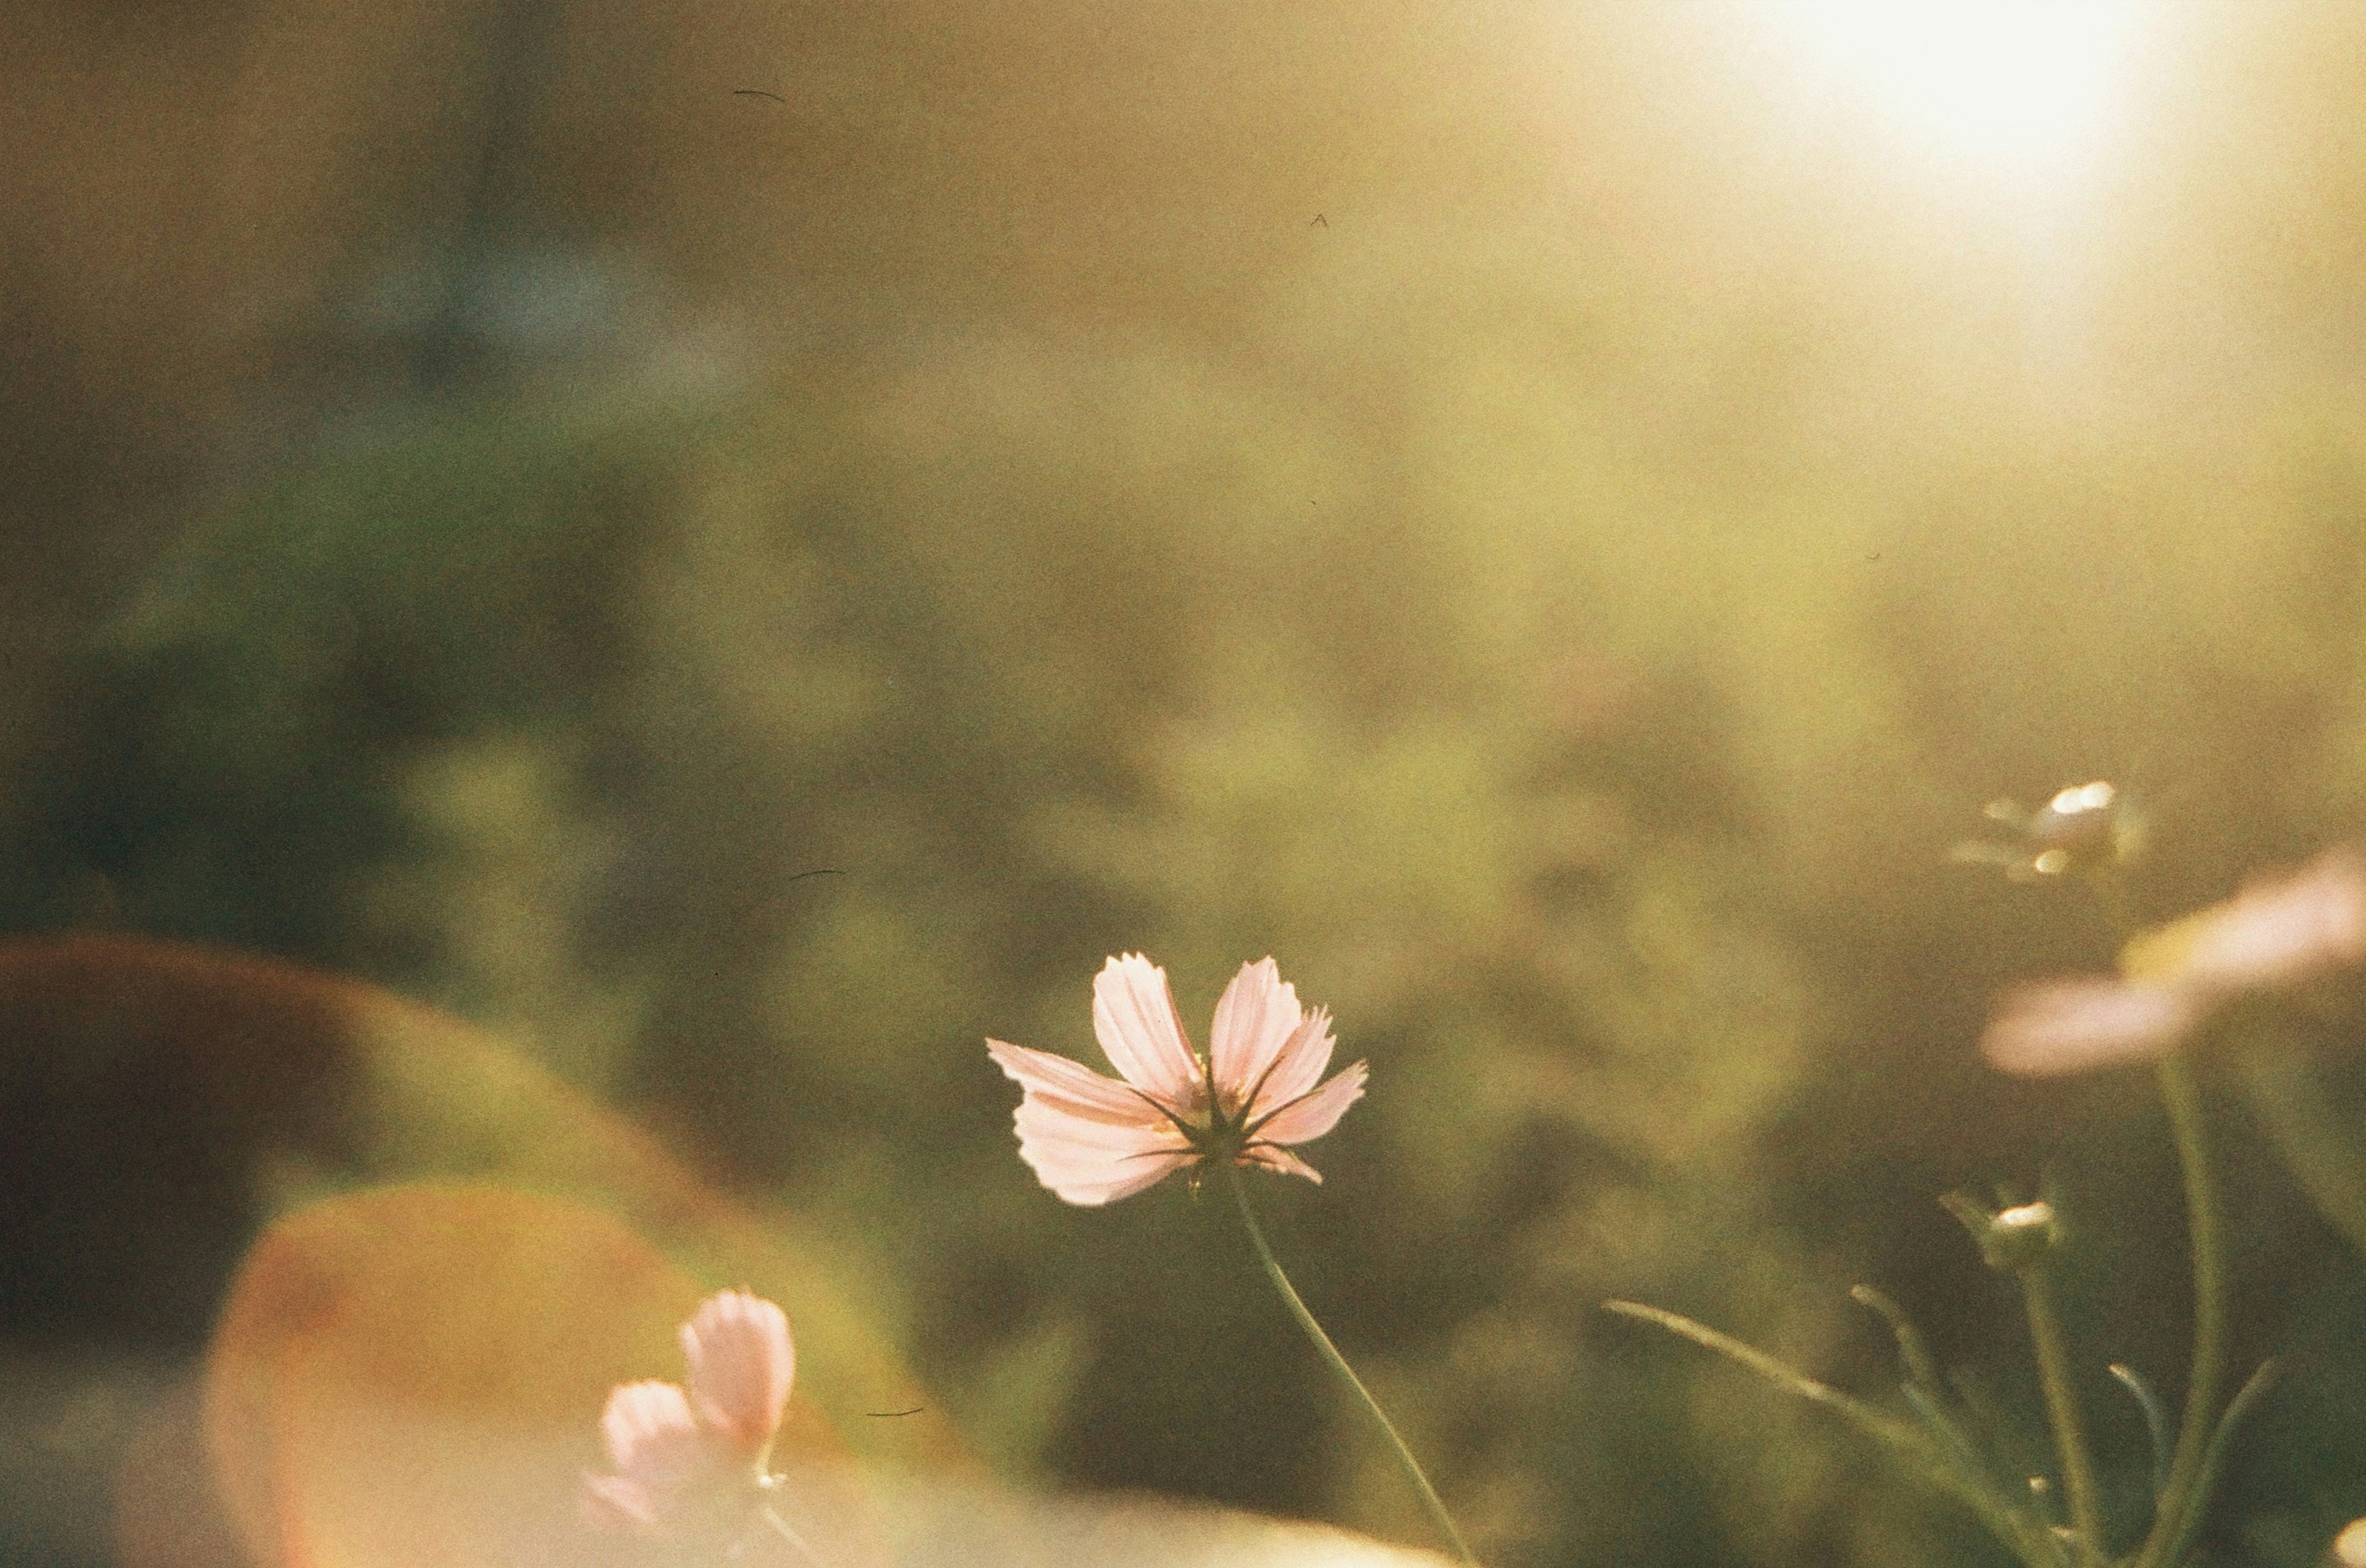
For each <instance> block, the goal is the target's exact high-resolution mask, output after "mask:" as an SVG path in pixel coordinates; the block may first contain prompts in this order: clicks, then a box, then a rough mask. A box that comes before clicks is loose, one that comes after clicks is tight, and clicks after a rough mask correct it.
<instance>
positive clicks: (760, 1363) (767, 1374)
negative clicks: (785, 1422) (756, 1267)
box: [682, 1291, 797, 1458]
mask: <svg viewBox="0 0 2366 1568" xmlns="http://www.w3.org/2000/svg"><path fill="white" fill-rule="evenodd" d="M682 1359H683V1360H684V1361H686V1362H687V1363H689V1366H690V1400H691V1403H692V1404H693V1405H694V1406H695V1407H696V1409H697V1412H698V1419H699V1422H700V1424H701V1425H703V1426H705V1427H710V1428H712V1429H714V1430H715V1431H718V1432H721V1433H724V1434H727V1435H728V1436H729V1437H731V1438H734V1439H735V1440H736V1441H738V1444H739V1445H740V1446H741V1447H742V1448H744V1449H746V1450H748V1451H749V1456H750V1457H751V1458H753V1457H755V1456H756V1455H759V1454H760V1453H761V1452H762V1451H763V1450H764V1448H765V1447H766V1445H768V1444H770V1443H771V1442H772V1434H773V1433H774V1432H776V1431H778V1430H779V1429H780V1426H781V1411H782V1409H783V1407H784V1406H786V1405H787V1404H788V1403H789V1384H790V1382H792V1381H793V1380H794V1377H795V1375H796V1364H797V1363H796V1350H795V1348H794V1346H792V1345H791V1344H790V1342H789V1319H788V1315H787V1314H784V1313H783V1312H782V1311H781V1309H780V1308H779V1307H777V1306H775V1305H773V1304H772V1303H771V1302H768V1301H766V1300H764V1299H763V1298H762V1297H760V1296H753V1295H750V1294H749V1293H748V1292H745V1291H725V1292H720V1293H719V1294H716V1295H712V1296H709V1297H707V1298H706V1300H705V1301H704V1302H703V1303H700V1305H699V1309H698V1311H697V1312H696V1313H695V1314H693V1316H692V1317H691V1320H690V1321H689V1322H688V1323H685V1324H683V1325H682Z"/></svg>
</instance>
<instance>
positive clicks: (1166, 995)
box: [1093, 953, 1200, 1107]
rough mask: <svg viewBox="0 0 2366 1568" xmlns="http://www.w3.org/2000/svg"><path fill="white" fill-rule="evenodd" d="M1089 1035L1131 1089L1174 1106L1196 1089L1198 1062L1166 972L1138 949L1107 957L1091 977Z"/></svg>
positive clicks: (1189, 1096)
mask: <svg viewBox="0 0 2366 1568" xmlns="http://www.w3.org/2000/svg"><path fill="white" fill-rule="evenodd" d="M1093 1035H1094V1038H1096V1039H1098V1041H1099V1042H1100V1043H1101V1053H1102V1055H1106V1056H1107V1057H1109V1059H1110V1066H1112V1067H1115V1068H1116V1069H1117V1076H1118V1077H1121V1078H1123V1079H1124V1080H1125V1081H1126V1082H1128V1083H1130V1084H1132V1085H1133V1087H1134V1088H1136V1089H1147V1090H1148V1091H1149V1092H1150V1093H1152V1094H1154V1095H1155V1096H1157V1097H1158V1098H1159V1099H1160V1100H1164V1101H1166V1103H1167V1104H1169V1105H1172V1106H1177V1107H1179V1106H1185V1105H1189V1104H1190V1103H1191V1100H1192V1097H1193V1096H1195V1095H1197V1094H1198V1093H1199V1092H1200V1064H1199V1061H1198V1059H1197V1058H1196V1057H1194V1056H1193V1055H1191V1043H1190V1042H1189V1040H1188V1039H1186V1038H1185V1037H1184V1034H1183V1021H1182V1020H1181V1019H1180V1018H1178V1017H1177V1016H1176V1012H1175V993H1174V992H1172V991H1171V990H1169V989H1167V986H1166V970H1164V969H1161V968H1160V967H1158V965H1156V964H1153V963H1152V962H1151V961H1150V960H1149V959H1147V958H1144V956H1143V955H1142V954H1140V953H1127V954H1126V955H1125V956H1124V957H1122V958H1112V959H1110V961H1109V962H1108V963H1107V964H1103V965H1101V972H1100V973H1099V974H1098V976H1094V978H1093Z"/></svg>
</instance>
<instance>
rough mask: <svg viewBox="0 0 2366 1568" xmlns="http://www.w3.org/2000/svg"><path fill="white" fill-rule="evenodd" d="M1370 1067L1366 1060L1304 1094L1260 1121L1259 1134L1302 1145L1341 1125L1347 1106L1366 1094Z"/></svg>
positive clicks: (1273, 1140)
mask: <svg viewBox="0 0 2366 1568" xmlns="http://www.w3.org/2000/svg"><path fill="white" fill-rule="evenodd" d="M1368 1072H1369V1069H1368V1068H1367V1067H1366V1066H1364V1064H1363V1063H1361V1062H1358V1063H1357V1064H1356V1065H1355V1066H1351V1067H1348V1068H1346V1069H1345V1070H1344V1071H1342V1072H1340V1073H1339V1074H1338V1075H1337V1076H1336V1077H1334V1078H1332V1080H1331V1081H1330V1082H1329V1083H1326V1084H1324V1086H1323V1087H1322V1088H1321V1089H1316V1090H1315V1091H1314V1092H1313V1093H1312V1094H1303V1095H1301V1096H1299V1097H1298V1098H1297V1099H1296V1100H1290V1101H1289V1102H1288V1103H1287V1104H1285V1105H1283V1106H1282V1108H1281V1109H1280V1110H1279V1111H1275V1112H1274V1113H1273V1114H1272V1115H1270V1116H1268V1117H1267V1118H1266V1119H1265V1120H1264V1121H1263V1122H1258V1123H1256V1124H1255V1126H1256V1133H1255V1136H1256V1138H1257V1139H1258V1140H1259V1141H1260V1142H1263V1143H1268V1144H1302V1143H1305V1142H1307V1141H1308V1140H1309V1139H1312V1138H1319V1137H1321V1136H1322V1135H1323V1134H1325V1133H1327V1132H1329V1131H1330V1130H1331V1129H1332V1128H1334V1127H1335V1126H1337V1125H1338V1124H1339V1118H1340V1117H1342V1116H1345V1115H1346V1114H1347V1107H1349V1106H1351V1105H1353V1104H1355V1103H1356V1101H1358V1100H1361V1099H1362V1098H1363V1097H1364V1079H1365V1077H1366V1076H1367V1074H1368Z"/></svg>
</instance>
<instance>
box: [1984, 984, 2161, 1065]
mask: <svg viewBox="0 0 2366 1568" xmlns="http://www.w3.org/2000/svg"><path fill="white" fill-rule="evenodd" d="M2201 1010H2202V1002H2201V999H2200V998H2198V997H2197V996H2196V994H2195V993H2194V992H2193V991H2192V990H2191V988H2190V987H2179V986H2170V985H2150V984H2146V983H2143V982H2138V981H2128V980H2103V979H2079V980H2048V981H2045V982H2042V983H2040V984H2037V985H2029V986H2017V987H2014V988H2013V989H2012V990H2011V991H2008V992H2007V993H2005V997H2004V999H2003V1001H2002V1002H2001V1003H2000V1005H1999V1006H1998V1008H1997V1012H1996V1016H1995V1017H1994V1018H1992V1019H1991V1020H1989V1027H1988V1032H1986V1033H1985V1034H1983V1035H1981V1036H1980V1051H1981V1053H1982V1054H1983V1055H1986V1056H1987V1057H1988V1059H1989V1065H1990V1066H1995V1067H1997V1068H1999V1069H2000V1070H2002V1071H2004V1072H2008V1073H2017V1074H2019V1075H2021V1076H2022V1077H2054V1076H2056V1075H2058V1074H2062V1073H2076V1072H2083V1071H2085V1070H2087V1069H2088V1068H2090V1067H2101V1066H2111V1065H2113V1064H2114V1063H2119V1062H2133V1061H2140V1060H2143V1059H2145V1058H2146V1057H2152V1056H2158V1055H2161V1054H2162V1053H2163V1052H2165V1051H2167V1050H2168V1049H2169V1047H2170V1046H2172V1045H2174V1044H2176V1043H2177V1042H2178V1041H2179V1040H2180V1039H2181V1038H2183V1036H2184V1035H2185V1033H2186V1032H2187V1031H2189V1030H2191V1028H2192V1027H2193V1025H2194V1024H2195V1022H2197V1021H2198V1020H2199V1018H2200V1015H2201Z"/></svg>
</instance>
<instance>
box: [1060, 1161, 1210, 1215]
mask: <svg viewBox="0 0 2366 1568" xmlns="http://www.w3.org/2000/svg"><path fill="white" fill-rule="evenodd" d="M1020 1152H1021V1153H1024V1152H1025V1151H1024V1150H1021V1151H1020ZM1199 1157H1200V1156H1197V1155H1195V1154H1193V1153H1191V1152H1190V1151H1189V1149H1186V1150H1183V1151H1181V1152H1179V1153H1178V1152H1168V1153H1161V1154H1153V1155H1145V1156H1140V1157H1137V1158H1132V1159H1128V1160H1123V1161H1112V1160H1110V1159H1107V1158H1105V1157H1102V1156H1077V1157H1074V1158H1071V1157H1070V1156H1067V1155H1065V1154H1062V1153H1053V1154H1048V1155H1042V1156H1041V1157H1038V1156H1029V1160H1028V1163H1029V1164H1030V1165H1031V1166H1033V1167H1034V1168H1035V1175H1036V1178H1037V1179H1039V1180H1041V1181H1042V1183H1043V1185H1044V1186H1046V1187H1048V1188H1050V1189H1051V1190H1053V1192H1055V1193H1057V1194H1058V1195H1059V1196H1060V1198H1061V1199H1062V1200H1064V1201H1067V1202H1070V1203H1075V1204H1077V1205H1079V1206H1080V1207H1085V1208H1093V1207H1097V1206H1098V1205H1100V1204H1103V1203H1114V1202H1116V1201H1118V1200H1119V1199H1121V1198H1130V1197H1132V1196H1133V1194H1135V1193H1136V1192H1139V1191H1141V1190H1143V1189H1144V1188H1145V1187H1153V1186H1155V1185H1156V1184H1158V1183H1159V1182H1161V1181H1164V1180H1166V1178H1168V1177H1169V1176H1172V1175H1173V1174H1174V1173H1175V1172H1177V1171H1178V1170H1180V1169H1182V1168H1184V1167H1185V1166H1187V1165H1190V1164H1192V1163H1194V1162H1195V1161H1197V1160H1198V1159H1199Z"/></svg>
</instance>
